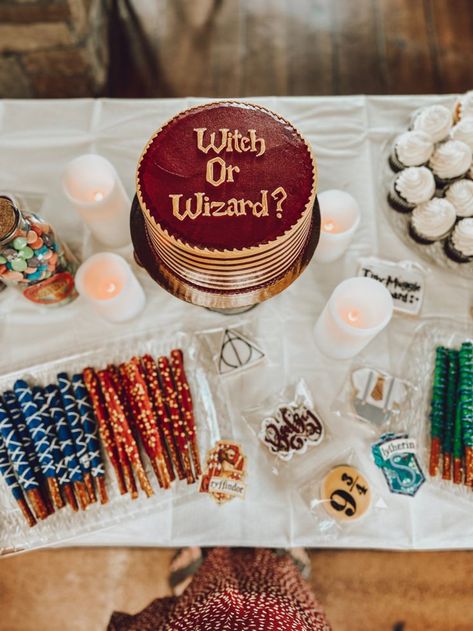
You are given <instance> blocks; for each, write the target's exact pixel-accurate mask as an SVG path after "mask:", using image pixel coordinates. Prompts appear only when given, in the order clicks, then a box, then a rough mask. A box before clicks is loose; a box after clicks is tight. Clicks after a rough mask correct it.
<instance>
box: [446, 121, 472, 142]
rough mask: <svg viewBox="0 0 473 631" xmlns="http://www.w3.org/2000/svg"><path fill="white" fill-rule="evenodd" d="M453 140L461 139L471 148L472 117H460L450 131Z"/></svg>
mask: <svg viewBox="0 0 473 631" xmlns="http://www.w3.org/2000/svg"><path fill="white" fill-rule="evenodd" d="M450 135H451V137H452V138H453V140H461V141H462V142H464V143H465V144H466V145H468V146H469V147H470V149H473V117H471V118H462V119H461V121H460V122H459V123H457V124H456V125H454V126H453V127H452V131H451V132H450Z"/></svg>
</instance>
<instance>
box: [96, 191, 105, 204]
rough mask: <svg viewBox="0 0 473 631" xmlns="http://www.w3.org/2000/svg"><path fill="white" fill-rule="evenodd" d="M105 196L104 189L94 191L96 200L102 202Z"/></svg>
mask: <svg viewBox="0 0 473 631" xmlns="http://www.w3.org/2000/svg"><path fill="white" fill-rule="evenodd" d="M103 198H104V194H103V193H102V191H96V192H95V193H94V200H95V201H96V202H101V201H102V199H103Z"/></svg>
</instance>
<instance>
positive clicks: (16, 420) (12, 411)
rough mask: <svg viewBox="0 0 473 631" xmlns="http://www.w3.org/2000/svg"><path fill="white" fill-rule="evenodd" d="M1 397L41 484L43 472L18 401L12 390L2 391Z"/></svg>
mask: <svg viewBox="0 0 473 631" xmlns="http://www.w3.org/2000/svg"><path fill="white" fill-rule="evenodd" d="M2 398H3V403H4V405H5V408H6V410H7V412H8V414H9V415H10V418H11V420H12V421H13V424H14V425H15V427H16V429H17V431H18V434H19V435H20V438H21V442H22V443H23V447H24V448H25V452H26V457H27V458H28V462H29V463H30V465H31V468H32V469H33V472H34V474H35V477H36V479H37V480H38V482H39V483H40V484H41V480H42V475H43V474H42V473H41V467H40V464H39V460H38V456H37V455H36V451H35V448H34V444H33V441H32V439H31V436H30V433H29V431H28V428H27V427H26V421H25V417H24V416H23V412H22V411H21V407H20V403H19V401H18V399H17V398H16V395H15V393H14V392H13V391H12V390H7V391H6V392H4V393H3V395H2Z"/></svg>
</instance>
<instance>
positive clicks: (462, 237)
mask: <svg viewBox="0 0 473 631" xmlns="http://www.w3.org/2000/svg"><path fill="white" fill-rule="evenodd" d="M445 253H446V254H447V256H448V257H449V258H450V259H452V261H456V262H457V263H470V261H473V218H471V217H470V218H468V219H461V220H460V221H459V222H458V223H457V225H456V226H455V228H454V229H453V232H452V234H451V235H450V236H449V237H448V239H447V240H446V241H445Z"/></svg>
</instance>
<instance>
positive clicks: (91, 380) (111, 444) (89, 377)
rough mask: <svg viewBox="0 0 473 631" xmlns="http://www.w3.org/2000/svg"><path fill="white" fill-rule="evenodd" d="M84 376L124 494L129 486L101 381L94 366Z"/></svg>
mask: <svg viewBox="0 0 473 631" xmlns="http://www.w3.org/2000/svg"><path fill="white" fill-rule="evenodd" d="M82 376H83V378H84V384H85V387H86V388H87V391H88V393H89V396H90V400H91V403H92V407H93V409H94V414H95V418H96V419H97V423H98V426H99V432H100V437H101V438H102V442H103V444H104V446H105V450H106V452H107V454H108V458H109V460H110V462H111V464H112V467H113V469H114V471H115V476H116V478H117V483H118V488H119V491H120V494H121V495H124V494H125V493H126V492H127V487H126V486H125V483H124V480H123V473H122V469H121V466H120V461H119V458H118V448H117V445H116V442H115V437H114V435H113V429H112V427H111V425H110V421H109V418H108V415H107V411H106V408H105V405H104V402H103V400H102V398H101V392H100V383H99V380H98V377H97V375H96V374H95V371H94V370H93V369H92V368H86V369H85V370H84V371H83V372H82Z"/></svg>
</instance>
